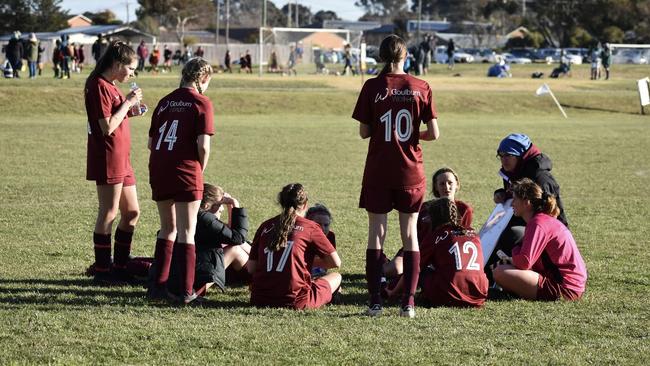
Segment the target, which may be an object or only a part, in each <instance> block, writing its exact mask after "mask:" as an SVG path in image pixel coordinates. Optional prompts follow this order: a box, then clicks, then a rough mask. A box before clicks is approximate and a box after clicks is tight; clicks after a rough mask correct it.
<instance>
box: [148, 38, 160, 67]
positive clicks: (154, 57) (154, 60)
mask: <svg viewBox="0 0 650 366" xmlns="http://www.w3.org/2000/svg"><path fill="white" fill-rule="evenodd" d="M159 62H160V50H159V49H158V45H157V44H155V45H153V50H152V51H151V55H149V65H151V71H153V72H154V73H156V74H157V73H158V63H159Z"/></svg>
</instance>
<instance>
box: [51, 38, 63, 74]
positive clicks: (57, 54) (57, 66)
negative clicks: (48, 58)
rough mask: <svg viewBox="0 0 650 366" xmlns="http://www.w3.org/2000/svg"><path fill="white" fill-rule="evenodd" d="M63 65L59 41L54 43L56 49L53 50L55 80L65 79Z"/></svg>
mask: <svg viewBox="0 0 650 366" xmlns="http://www.w3.org/2000/svg"><path fill="white" fill-rule="evenodd" d="M61 63H63V53H62V52H61V41H60V40H58V39H57V40H56V41H55V42H54V49H53V50H52V65H53V67H52V69H53V70H54V77H55V78H61V77H63V72H62V71H61Z"/></svg>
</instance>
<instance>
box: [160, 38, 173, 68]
mask: <svg viewBox="0 0 650 366" xmlns="http://www.w3.org/2000/svg"><path fill="white" fill-rule="evenodd" d="M163 59H164V61H163V69H162V71H163V72H165V70H167V71H169V72H172V50H170V49H169V47H167V45H165V46H164V47H163Z"/></svg>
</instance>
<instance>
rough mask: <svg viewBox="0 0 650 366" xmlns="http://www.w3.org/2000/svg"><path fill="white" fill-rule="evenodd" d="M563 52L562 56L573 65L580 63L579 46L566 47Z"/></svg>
mask: <svg viewBox="0 0 650 366" xmlns="http://www.w3.org/2000/svg"><path fill="white" fill-rule="evenodd" d="M564 52H565V53H564V57H566V58H567V59H568V60H569V63H571V64H573V65H582V53H581V52H580V49H579V48H566V49H565V50H564Z"/></svg>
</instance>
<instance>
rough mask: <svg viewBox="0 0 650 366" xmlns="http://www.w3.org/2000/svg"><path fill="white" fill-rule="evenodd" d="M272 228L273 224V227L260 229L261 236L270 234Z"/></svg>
mask: <svg viewBox="0 0 650 366" xmlns="http://www.w3.org/2000/svg"><path fill="white" fill-rule="evenodd" d="M274 227H275V224H273V225H271V226H269V227H265V228H264V229H262V235H266V234H268V233H270V232H271V231H273V228H274Z"/></svg>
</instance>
